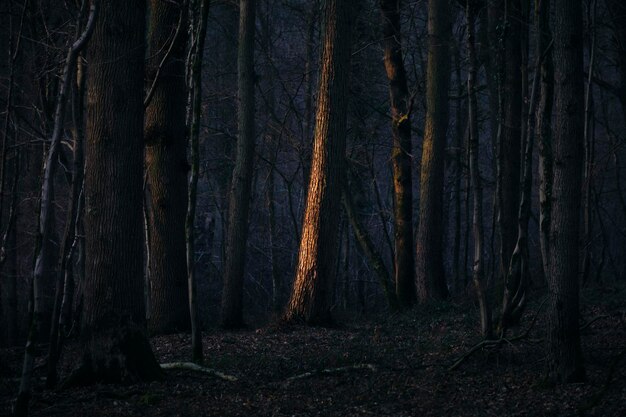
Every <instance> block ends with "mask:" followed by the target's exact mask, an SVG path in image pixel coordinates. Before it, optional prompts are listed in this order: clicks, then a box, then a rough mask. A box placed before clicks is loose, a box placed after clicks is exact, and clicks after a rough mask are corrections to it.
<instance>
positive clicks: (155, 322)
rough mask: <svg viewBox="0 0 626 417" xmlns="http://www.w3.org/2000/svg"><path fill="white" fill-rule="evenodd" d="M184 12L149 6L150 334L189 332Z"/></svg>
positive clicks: (157, 1)
mask: <svg viewBox="0 0 626 417" xmlns="http://www.w3.org/2000/svg"><path fill="white" fill-rule="evenodd" d="M186 14H187V10H186V8H185V7H179V6H177V5H176V4H174V3H171V2H165V1H162V0H151V11H150V28H149V34H148V45H149V52H148V56H149V60H148V61H147V68H146V75H147V77H146V79H147V86H148V88H149V90H148V91H149V93H148V94H150V96H149V98H150V100H149V103H147V104H148V105H147V107H146V119H145V132H144V138H145V142H146V174H147V180H148V185H149V194H150V199H151V201H150V204H149V210H150V213H149V216H148V218H149V228H150V233H149V236H150V241H149V242H148V246H149V248H150V307H151V309H150V318H149V323H148V327H149V329H150V332H151V333H171V332H180V331H183V330H187V329H189V309H188V308H187V262H186V259H185V213H186V212H187V171H188V163H187V140H186V139H187V138H186V134H185V127H186V126H185V105H186V100H187V94H186V85H185V56H186V54H185V49H186V48H185V46H186V39H187V36H186V34H187V25H186V20H187V19H186V18H185V17H186Z"/></svg>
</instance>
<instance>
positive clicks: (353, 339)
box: [0, 288, 626, 417]
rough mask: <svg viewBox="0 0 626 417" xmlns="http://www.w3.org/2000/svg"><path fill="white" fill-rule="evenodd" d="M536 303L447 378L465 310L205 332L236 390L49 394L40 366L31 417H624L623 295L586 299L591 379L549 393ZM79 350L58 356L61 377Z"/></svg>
mask: <svg viewBox="0 0 626 417" xmlns="http://www.w3.org/2000/svg"><path fill="white" fill-rule="evenodd" d="M534 296H535V299H536V301H535V302H534V303H533V304H532V305H531V306H530V307H529V310H528V312H527V314H526V315H525V318H524V320H523V322H522V324H521V326H520V327H519V328H517V329H514V330H513V331H512V332H511V337H514V336H515V335H516V334H522V333H524V332H525V331H526V330H527V329H528V328H530V331H529V332H528V336H527V337H525V338H523V339H521V340H516V341H503V342H502V343H500V344H498V345H496V346H488V347H486V348H484V349H481V350H478V351H477V352H476V353H474V354H472V355H471V356H469V357H468V358H467V360H466V361H465V362H463V363H462V364H461V365H460V366H459V367H458V368H457V369H455V370H453V371H450V370H449V367H450V366H451V365H452V364H453V363H454V362H455V361H456V360H457V359H458V358H459V357H460V356H462V355H463V354H464V353H466V352H468V351H469V349H471V347H472V346H473V345H474V344H476V343H477V342H478V341H480V338H479V336H478V334H477V323H478V319H477V311H476V307H475V306H474V305H471V304H455V303H445V304H439V305H436V306H430V307H428V308H421V309H418V310H415V311H412V312H410V313H406V314H399V315H381V316H376V317H343V318H339V319H338V324H337V325H336V327H334V328H305V327H285V326H275V325H269V326H265V327H261V328H258V329H250V330H245V331H240V332H223V331H220V330H218V329H213V330H211V331H209V332H207V333H206V334H205V335H204V351H205V357H206V364H205V365H206V366H207V367H210V368H213V369H216V370H218V371H220V372H223V373H225V374H229V375H232V376H236V377H237V378H238V379H237V380H236V381H226V380H223V379H220V378H216V377H215V376H212V375H206V374H203V373H200V372H195V371H189V370H167V371H166V377H165V379H164V380H163V381H160V382H152V383H145V384H137V385H130V386H129V385H126V386H112V385H96V386H90V387H85V388H75V389H69V390H65V391H50V390H45V389H44V388H43V385H44V381H43V380H42V378H41V377H42V376H43V371H44V370H43V366H40V368H39V369H38V370H37V386H36V389H35V392H34V395H33V400H32V403H31V404H32V405H31V411H32V416H75V417H79V416H90V417H96V416H572V415H582V416H626V355H625V351H626V289H624V288H621V289H616V288H606V289H594V290H586V291H584V292H583V295H582V309H583V310H582V323H581V326H582V327H583V328H584V330H583V332H582V343H583V352H584V358H585V365H586V371H587V376H588V382H586V383H584V384H570V385H565V386H558V387H554V386H550V385H549V384H547V383H546V382H545V379H544V378H543V374H544V368H545V364H544V342H543V340H542V339H543V337H544V333H545V327H544V324H543V323H544V321H545V320H544V317H543V316H544V314H543V308H541V307H542V303H541V300H542V299H543V297H544V296H543V295H541V294H534ZM535 316H536V318H537V320H535V322H534V324H532V323H533V318H534V317H535ZM531 324H532V327H531ZM152 344H153V347H154V350H155V352H156V355H157V357H158V359H159V360H160V361H161V362H162V363H165V362H172V361H185V360H188V358H190V355H191V351H190V338H189V337H188V336H187V335H170V336H161V337H155V338H153V339H152ZM77 348H78V347H77V345H73V346H72V345H70V348H69V349H68V350H67V351H66V353H65V354H64V357H63V363H62V370H63V372H64V373H65V375H67V372H68V371H69V370H70V369H71V367H72V365H73V364H74V363H76V361H77V360H78V355H79V352H78V351H77V350H76V349H77ZM21 361H22V349H5V350H2V351H0V415H8V414H9V413H10V408H11V403H12V401H13V399H14V398H15V395H16V392H17V388H18V379H17V377H18V375H19V369H20V365H21ZM43 363H44V358H40V359H39V360H38V364H39V365H42V364H43ZM305 374H306V375H305ZM293 377H296V378H295V379H294V378H293ZM290 378H291V379H290Z"/></svg>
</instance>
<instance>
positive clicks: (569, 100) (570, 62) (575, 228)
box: [547, 0, 585, 382]
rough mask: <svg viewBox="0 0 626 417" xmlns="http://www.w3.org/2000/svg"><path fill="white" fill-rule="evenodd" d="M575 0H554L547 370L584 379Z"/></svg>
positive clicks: (579, 36) (579, 41)
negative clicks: (579, 279)
mask: <svg viewBox="0 0 626 417" xmlns="http://www.w3.org/2000/svg"><path fill="white" fill-rule="evenodd" d="M581 3H582V2H581V1H579V0H554V1H553V5H554V12H555V15H554V17H555V18H554V28H553V29H554V81H555V82H554V96H555V113H556V120H555V124H554V140H553V154H554V181H553V190H554V193H553V195H552V201H553V206H552V219H551V223H550V266H549V270H550V274H549V275H548V286H549V291H550V299H549V309H548V343H547V345H548V358H547V364H548V372H549V376H550V378H552V379H553V380H555V381H556V382H577V381H581V380H583V379H584V378H585V371H584V368H583V362H582V352H581V347H580V331H579V323H578V318H579V301H578V293H579V285H578V266H579V262H578V261H579V254H578V249H579V247H578V239H579V229H580V224H579V223H580V222H579V220H580V205H581V186H582V159H583V123H584V121H583V114H584V87H583V23H582V8H581Z"/></svg>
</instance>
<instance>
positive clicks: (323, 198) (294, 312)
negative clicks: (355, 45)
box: [285, 0, 354, 324]
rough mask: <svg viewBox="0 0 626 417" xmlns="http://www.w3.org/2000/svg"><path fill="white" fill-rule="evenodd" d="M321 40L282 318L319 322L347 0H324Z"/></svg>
mask: <svg viewBox="0 0 626 417" xmlns="http://www.w3.org/2000/svg"><path fill="white" fill-rule="evenodd" d="M322 13H323V19H324V21H323V22H324V23H323V27H324V41H323V43H322V44H323V51H322V57H321V72H320V83H319V90H318V98H317V114H316V118H315V119H316V125H315V135H314V143H313V159H312V164H311V176H310V181H309V189H308V195H307V202H306V209H305V213H304V222H303V230H302V238H301V240H300V251H299V257H298V266H297V270H296V277H295V281H294V286H293V290H292V293H291V298H290V301H289V305H288V307H287V310H286V312H285V319H286V320H287V321H296V322H297V321H304V322H306V323H308V324H324V323H327V322H328V321H329V320H330V307H331V302H332V298H333V291H334V288H335V273H336V271H335V265H336V263H337V245H338V234H337V229H338V226H339V217H340V216H338V215H337V213H338V212H339V210H340V202H341V201H340V199H341V182H342V171H343V164H344V154H345V147H346V113H347V107H348V106H347V104H348V80H349V74H350V58H351V56H350V55H351V54H350V48H351V40H350V37H351V26H352V22H353V14H354V11H353V5H352V2H346V1H341V0H326V1H325V3H324V6H323V12H322Z"/></svg>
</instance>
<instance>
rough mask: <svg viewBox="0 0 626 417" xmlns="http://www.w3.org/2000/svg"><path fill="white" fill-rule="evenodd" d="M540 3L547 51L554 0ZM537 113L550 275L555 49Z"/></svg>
mask: <svg viewBox="0 0 626 417" xmlns="http://www.w3.org/2000/svg"><path fill="white" fill-rule="evenodd" d="M537 1H538V2H540V3H541V5H540V7H541V8H542V13H538V15H537V19H538V20H537V25H538V27H539V32H540V34H541V35H540V38H539V42H540V43H541V48H540V49H541V50H543V51H547V50H548V48H550V46H551V43H552V33H551V32H550V13H549V11H550V1H551V0H536V2H537ZM540 90H541V91H540V93H539V102H538V105H537V113H536V120H537V122H536V126H535V132H536V135H537V141H538V147H539V169H538V170H539V244H540V247H541V260H542V266H543V274H544V276H545V277H547V276H548V274H549V264H550V212H551V207H552V106H553V101H554V64H553V59H552V52H551V51H547V53H546V56H545V58H544V60H543V62H542V63H541V87H540Z"/></svg>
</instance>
